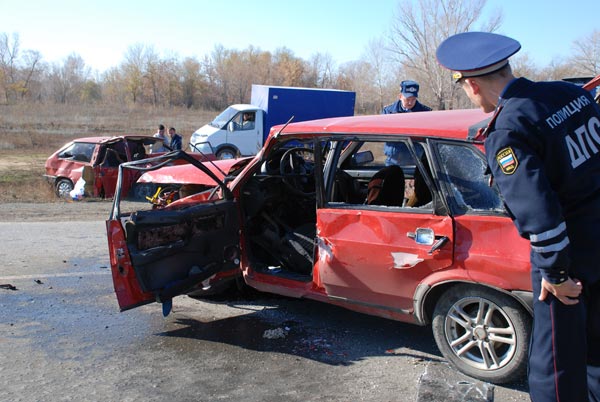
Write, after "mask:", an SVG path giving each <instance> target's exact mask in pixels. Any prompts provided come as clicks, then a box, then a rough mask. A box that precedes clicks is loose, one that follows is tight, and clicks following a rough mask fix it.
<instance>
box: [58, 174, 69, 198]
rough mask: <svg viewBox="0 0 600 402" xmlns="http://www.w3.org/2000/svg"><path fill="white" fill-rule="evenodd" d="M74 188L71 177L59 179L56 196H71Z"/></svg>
mask: <svg viewBox="0 0 600 402" xmlns="http://www.w3.org/2000/svg"><path fill="white" fill-rule="evenodd" d="M72 190H73V182H72V181H71V180H69V179H64V178H63V179H58V180H57V181H56V185H55V186H54V191H55V192H56V196H57V197H59V198H69V195H70V194H69V193H70V192H71V191H72Z"/></svg>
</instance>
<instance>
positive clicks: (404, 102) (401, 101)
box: [382, 80, 431, 166]
mask: <svg viewBox="0 0 600 402" xmlns="http://www.w3.org/2000/svg"><path fill="white" fill-rule="evenodd" d="M418 97H419V84H418V83H417V82H416V81H412V80H406V81H402V82H401V83H400V95H398V100H397V101H396V102H394V103H392V104H391V105H387V106H386V107H384V108H383V111H382V114H393V113H410V112H429V111H430V110H431V108H430V107H429V106H425V105H423V104H422V103H420V102H419V101H418V100H417V98H418ZM383 153H384V154H385V156H386V160H385V164H386V166H389V165H400V164H405V163H410V161H412V156H411V155H410V151H409V150H408V148H407V147H406V145H405V144H404V143H401V142H386V143H385V145H384V147H383Z"/></svg>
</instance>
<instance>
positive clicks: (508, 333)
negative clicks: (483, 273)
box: [432, 285, 531, 384]
mask: <svg viewBox="0 0 600 402" xmlns="http://www.w3.org/2000/svg"><path fill="white" fill-rule="evenodd" d="M432 328H433V335H434V337H435V341H436V343H437V345H438V347H439V349H440V351H441V352H442V354H443V355H444V357H445V358H446V359H448V360H449V361H451V362H452V363H453V364H454V365H455V366H456V367H457V368H458V369H459V370H460V371H462V372H463V373H465V374H467V375H469V376H471V377H475V378H478V379H480V380H484V381H488V382H492V383H498V384H500V383H507V382H512V381H515V380H517V379H518V378H520V377H521V376H523V374H524V373H525V370H526V367H527V353H528V348H529V336H530V333H531V316H530V315H529V314H528V313H527V312H526V311H525V309H524V308H523V307H522V306H521V305H520V304H519V303H518V302H517V301H516V300H515V299H513V298H512V297H510V296H509V295H506V294H503V293H500V292H497V291H494V290H492V289H489V288H485V287H478V286H474V285H458V286H455V287H453V288H451V289H449V290H447V291H446V292H445V293H443V294H442V296H441V297H440V299H439V300H438V303H437V304H436V306H435V310H434V314H433V321H432Z"/></svg>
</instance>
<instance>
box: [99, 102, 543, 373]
mask: <svg viewBox="0 0 600 402" xmlns="http://www.w3.org/2000/svg"><path fill="white" fill-rule="evenodd" d="M489 118H490V115H486V114H484V113H482V112H480V111H478V110H458V111H439V112H427V113H404V114H393V115H376V116H356V117H340V118H332V119H324V120H315V121H307V122H301V123H295V124H290V125H288V126H285V127H283V128H282V127H281V126H280V127H275V128H273V130H272V131H271V135H270V137H269V139H268V141H267V142H266V144H265V146H264V148H263V149H262V151H261V152H260V153H259V154H258V155H256V157H254V158H253V159H251V160H247V161H245V162H244V163H245V164H241V165H240V166H239V168H238V169H233V170H232V171H230V172H225V173H229V174H222V175H221V174H216V173H215V168H214V167H213V168H212V169H211V168H210V165H211V162H207V163H200V162H198V161H196V160H194V159H193V158H191V157H189V156H187V155H186V154H185V153H182V154H179V155H177V157H178V158H181V159H183V162H187V163H189V164H190V165H193V169H196V170H197V177H198V178H201V180H199V181H200V182H202V183H207V180H210V181H211V182H210V183H211V185H210V186H207V187H205V188H199V192H197V193H194V194H188V193H186V194H180V197H178V199H174V200H173V201H172V202H170V203H169V204H164V205H160V206H157V205H148V208H145V209H143V210H125V209H124V208H126V207H125V206H122V205H121V204H120V199H121V197H120V195H119V192H117V194H116V195H115V198H114V205H113V210H112V213H111V215H110V217H109V219H108V221H107V235H108V242H109V249H110V261H111V267H112V275H113V282H114V287H115V292H116V295H117V299H118V302H119V306H120V308H121V310H128V309H131V308H135V307H138V306H141V305H144V304H148V303H152V302H155V301H158V302H160V303H162V304H163V313H169V311H170V307H171V303H172V299H173V298H174V297H176V296H177V295H180V294H190V295H195V296H202V295H205V294H209V293H211V292H216V291H218V290H220V289H222V288H223V284H224V283H232V282H236V281H240V280H241V281H243V282H244V283H245V284H246V285H248V286H251V287H253V288H256V289H258V290H260V291H263V292H271V293H275V294H280V295H285V296H290V297H297V298H307V299H313V300H318V301H321V302H325V303H331V304H335V305H338V306H342V307H345V308H348V309H351V310H355V311H358V312H362V313H366V314H372V315H376V316H380V317H385V318H389V319H393V320H398V321H404V322H409V323H414V324H418V325H431V327H432V331H433V335H434V338H435V340H436V343H437V345H438V347H439V349H440V351H441V352H442V354H443V355H444V356H445V357H446V358H447V359H448V360H449V361H450V362H452V363H453V364H454V365H455V366H456V367H457V368H458V369H459V370H461V371H462V372H464V373H466V374H468V375H470V376H473V377H476V378H479V379H482V380H485V381H490V382H496V383H501V382H508V381H513V380H515V379H516V378H518V377H519V376H521V375H522V374H523V373H524V371H525V368H526V362H527V353H528V342H529V335H530V325H531V304H532V303H531V298H532V293H531V284H530V276H529V269H530V265H529V242H528V241H526V240H524V239H522V238H521V237H519V235H518V233H517V231H516V229H515V227H514V225H513V223H512V221H511V219H510V217H509V216H508V213H507V211H506V210H505V208H504V203H503V200H502V198H501V196H500V194H499V192H498V190H497V188H496V187H495V185H494V184H493V182H492V181H491V180H490V177H489V175H488V174H487V170H486V166H487V164H486V159H485V156H484V154H483V152H482V148H483V143H482V142H481V141H479V140H478V133H479V132H480V131H481V130H482V128H483V127H485V126H486V124H487V121H488V120H489ZM386 142H394V143H402V144H404V147H405V148H406V150H407V157H406V159H405V160H403V161H402V163H401V164H400V165H399V166H385V155H384V154H383V147H384V144H385V143H386ZM173 158H175V156H174V155H165V156H162V157H158V158H154V159H153V160H152V161H151V162H148V161H137V162H129V163H125V164H123V165H121V166H122V167H123V174H125V172H126V171H127V170H128V169H130V168H136V169H140V168H141V169H144V170H156V169H159V168H160V167H161V166H164V165H165V164H168V163H174V161H173ZM180 162H182V161H180ZM157 171H158V170H157ZM187 174H189V171H188V173H187ZM124 177H125V176H124ZM156 177H159V176H156ZM202 190H204V191H202ZM127 207H132V206H131V205H128V206H127ZM133 207H137V206H133Z"/></svg>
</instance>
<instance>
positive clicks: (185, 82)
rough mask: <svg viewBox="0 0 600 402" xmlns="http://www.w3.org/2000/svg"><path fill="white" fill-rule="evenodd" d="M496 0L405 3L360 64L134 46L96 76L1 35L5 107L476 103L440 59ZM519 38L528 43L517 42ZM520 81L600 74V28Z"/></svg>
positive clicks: (526, 63) (522, 67) (519, 66)
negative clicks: (325, 91)
mask: <svg viewBox="0 0 600 402" xmlns="http://www.w3.org/2000/svg"><path fill="white" fill-rule="evenodd" d="M485 4H486V0H441V1H440V0H418V1H416V2H412V1H408V0H400V1H398V3H397V8H396V10H395V14H394V19H393V22H392V26H391V27H390V29H389V33H388V34H387V36H384V37H381V38H376V39H373V40H371V41H370V42H369V43H368V45H367V46H366V47H365V49H364V51H363V55H362V56H361V58H360V59H359V60H356V61H351V62H347V63H344V64H341V65H338V64H337V63H336V62H335V60H333V58H332V56H331V55H330V54H329V53H322V52H316V53H314V54H313V55H312V56H311V57H309V58H308V59H307V60H305V59H302V58H300V57H297V56H295V55H294V52H293V51H292V50H291V49H288V48H285V47H283V48H279V49H276V50H275V51H273V52H271V51H265V50H261V49H260V48H257V47H254V46H249V47H247V48H246V49H241V50H240V49H226V48H224V47H223V46H221V45H216V46H215V47H214V49H213V50H212V52H211V53H210V54H208V55H204V56H203V57H201V58H197V57H185V58H179V57H175V56H167V57H165V56H161V54H160V53H159V52H158V51H157V50H156V49H155V48H154V47H153V46H152V45H146V44H134V45H132V46H130V47H129V48H128V49H127V51H126V53H125V54H124V57H123V60H122V62H121V63H120V64H119V65H117V66H114V67H112V68H109V69H108V70H107V71H105V72H103V73H97V72H93V71H92V69H91V68H90V67H89V66H87V65H86V63H85V61H84V60H83V59H82V57H81V56H79V55H78V54H76V53H73V54H71V55H69V56H68V57H66V59H64V60H62V61H60V62H52V63H49V62H46V61H44V60H43V57H42V54H41V53H40V52H39V51H37V50H29V49H25V50H23V49H21V46H20V41H19V35H18V33H13V34H8V33H0V104H2V103H4V104H14V103H21V102H40V103H61V104H81V103H85V104H99V103H103V104H113V105H125V104H127V105H131V104H133V105H152V106H155V107H186V108H197V109H209V110H220V109H223V108H224V107H226V106H227V105H229V104H232V103H248V102H249V101H250V90H251V85H252V84H264V85H282V86H300V87H309V88H335V89H343V90H352V91H355V92H356V94H357V97H356V113H357V114H366V113H379V112H380V111H381V109H382V107H383V106H384V105H385V104H388V103H391V102H393V101H394V100H395V99H396V98H397V95H398V92H399V82H400V81H402V80H404V79H413V80H416V81H418V82H419V83H420V84H421V91H420V100H421V102H422V103H425V104H428V105H429V106H431V107H433V108H434V109H455V108H464V107H469V106H470V104H469V102H468V100H467V99H466V98H465V96H464V94H463V93H462V91H458V88H457V87H456V86H455V85H453V83H452V80H451V78H450V76H449V74H448V72H447V71H445V70H444V69H442V68H440V66H439V65H438V64H437V62H436V60H435V49H436V48H437V45H438V44H439V43H440V42H441V41H442V40H443V39H444V38H446V37H448V36H450V35H452V34H455V33H459V32H465V31H470V30H480V31H489V32H494V31H496V30H498V29H499V28H500V26H501V23H502V14H501V12H499V11H498V12H495V13H493V14H492V15H491V17H489V18H488V19H487V20H485V21H484V20H483V19H482V10H483V9H484V6H485ZM517 39H518V38H517ZM511 64H512V65H513V70H515V73H516V75H521V76H526V77H528V78H531V79H534V80H546V79H561V78H565V77H575V76H595V75H597V74H600V30H596V31H593V32H591V33H590V35H589V36H588V37H586V38H581V39H580V40H577V41H576V42H574V43H573V44H572V54H570V55H568V56H566V57H565V58H564V60H557V61H553V62H552V63H551V64H550V65H548V66H544V67H543V68H539V67H537V66H536V65H535V63H533V62H532V61H531V60H530V58H529V56H528V55H527V54H523V55H520V56H517V57H514V58H513V59H512V61H511Z"/></svg>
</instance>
